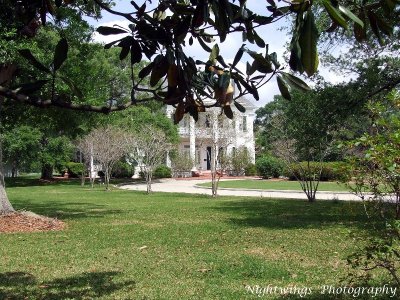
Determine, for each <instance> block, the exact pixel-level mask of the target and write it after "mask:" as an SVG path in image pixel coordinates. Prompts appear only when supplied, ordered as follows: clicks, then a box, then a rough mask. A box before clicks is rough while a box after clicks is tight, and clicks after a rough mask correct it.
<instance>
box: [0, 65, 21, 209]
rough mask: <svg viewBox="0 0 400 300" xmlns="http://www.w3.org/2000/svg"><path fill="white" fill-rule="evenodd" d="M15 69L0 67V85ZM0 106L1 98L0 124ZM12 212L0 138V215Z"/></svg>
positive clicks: (9, 78)
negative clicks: (5, 179) (5, 180)
mask: <svg viewBox="0 0 400 300" xmlns="http://www.w3.org/2000/svg"><path fill="white" fill-rule="evenodd" d="M16 69H17V67H16V65H14V64H8V65H0V84H2V85H8V83H9V82H10V81H11V79H12V77H13V74H14V72H15V71H16ZM2 106H3V97H0V123H1V112H2V109H3V107H2ZM13 212H15V209H14V208H13V206H12V205H11V203H10V201H9V200H8V197H7V192H6V188H5V182H4V166H3V140H2V138H1V137H0V215H1V214H9V213H13Z"/></svg>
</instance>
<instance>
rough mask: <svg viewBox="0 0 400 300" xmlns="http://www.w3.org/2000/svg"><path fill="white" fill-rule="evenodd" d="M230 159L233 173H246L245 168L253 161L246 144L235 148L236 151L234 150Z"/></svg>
mask: <svg viewBox="0 0 400 300" xmlns="http://www.w3.org/2000/svg"><path fill="white" fill-rule="evenodd" d="M229 161H230V167H231V170H232V172H233V175H235V176H243V175H245V170H246V168H247V167H248V166H249V165H250V163H251V159H250V154H249V150H248V149H247V148H246V147H244V146H241V147H239V148H237V149H235V151H232V153H231V155H230V157H229Z"/></svg>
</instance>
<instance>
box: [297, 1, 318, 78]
mask: <svg viewBox="0 0 400 300" xmlns="http://www.w3.org/2000/svg"><path fill="white" fill-rule="evenodd" d="M317 42H318V30H317V27H316V26H315V20H314V14H313V13H312V11H311V9H309V10H308V11H307V12H306V16H305V19H304V23H303V26H302V28H301V31H300V37H299V44H300V49H301V63H302V65H303V68H304V71H306V73H307V75H308V76H312V75H313V74H314V73H315V72H316V71H317V70H318V62H319V60H318V50H317Z"/></svg>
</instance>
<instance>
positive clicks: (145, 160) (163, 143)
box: [131, 124, 173, 193]
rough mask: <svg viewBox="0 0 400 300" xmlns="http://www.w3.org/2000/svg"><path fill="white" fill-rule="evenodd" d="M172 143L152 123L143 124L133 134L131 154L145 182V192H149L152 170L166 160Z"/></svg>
mask: <svg viewBox="0 0 400 300" xmlns="http://www.w3.org/2000/svg"><path fill="white" fill-rule="evenodd" d="M172 149H173V148H172V144H171V143H170V141H169V138H168V137H167V136H166V135H165V133H164V132H163V131H162V130H160V129H158V128H156V127H154V126H153V125H149V124H147V125H144V126H142V128H141V129H140V131H137V132H136V133H135V134H134V151H133V152H132V153H131V155H132V156H133V157H134V159H135V160H136V161H137V162H138V165H139V166H140V169H141V171H142V172H143V174H144V176H145V180H146V184H147V193H151V183H152V178H153V172H154V170H155V169H156V168H157V167H158V166H159V165H160V164H161V163H162V162H163V161H165V160H166V155H167V153H168V151H169V150H172Z"/></svg>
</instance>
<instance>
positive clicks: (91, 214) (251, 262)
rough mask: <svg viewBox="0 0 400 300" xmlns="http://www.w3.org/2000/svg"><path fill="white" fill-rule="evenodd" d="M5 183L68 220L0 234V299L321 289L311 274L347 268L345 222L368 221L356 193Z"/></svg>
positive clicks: (19, 202) (337, 273) (17, 200)
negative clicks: (215, 192)
mask: <svg viewBox="0 0 400 300" xmlns="http://www.w3.org/2000/svg"><path fill="white" fill-rule="evenodd" d="M7 191H8V194H9V198H10V200H11V201H12V203H13V204H14V206H15V207H16V208H17V209H20V210H22V209H24V210H31V211H34V212H36V213H39V214H43V215H47V216H51V217H57V218H59V219H61V220H63V221H65V222H66V223H67V229H65V230H64V231H60V232H42V233H14V234H0V253H1V259H0V299H259V297H257V296H256V295H252V294H250V293H249V292H247V291H246V288H245V287H246V286H247V285H250V286H253V285H261V286H267V285H268V284H271V285H277V286H280V287H286V286H288V285H296V286H297V287H303V286H307V287H311V288H313V289H315V293H316V294H314V296H313V297H311V298H312V299H320V298H321V295H318V288H319V286H320V285H322V284H333V285H338V286H339V285H340V280H341V279H343V278H345V277H346V274H347V270H346V263H345V259H346V256H347V255H348V254H349V253H351V252H352V250H354V247H355V246H354V243H353V240H352V238H351V237H350V236H349V231H353V232H354V233H356V234H367V233H368V228H366V227H365V224H366V218H365V216H364V214H363V209H362V206H361V204H360V203H349V202H329V201H323V202H317V203H314V204H310V203H308V202H305V201H300V200H279V199H276V200H270V199H268V200H267V199H253V198H239V197H235V198H229V197H220V198H218V199H212V198H210V197H208V196H205V195H183V194H163V193H156V194H153V195H151V196H148V195H145V194H144V193H142V192H132V191H124V190H113V191H110V192H105V191H104V190H103V189H102V188H99V187H96V188H95V189H94V190H92V189H90V188H88V187H84V188H82V187H80V186H79V185H78V183H77V182H76V183H71V182H65V183H59V184H44V185H43V184H42V185H37V184H36V182H35V181H28V182H27V181H19V182H18V183H14V184H10V185H9V187H8V189H7ZM264 298H265V297H264ZM267 298H268V299H273V298H277V299H280V296H278V295H275V296H272V295H270V296H268V297H267ZM308 299H309V298H308ZM324 299H327V297H324ZM331 299H337V298H335V297H332V298H331Z"/></svg>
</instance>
